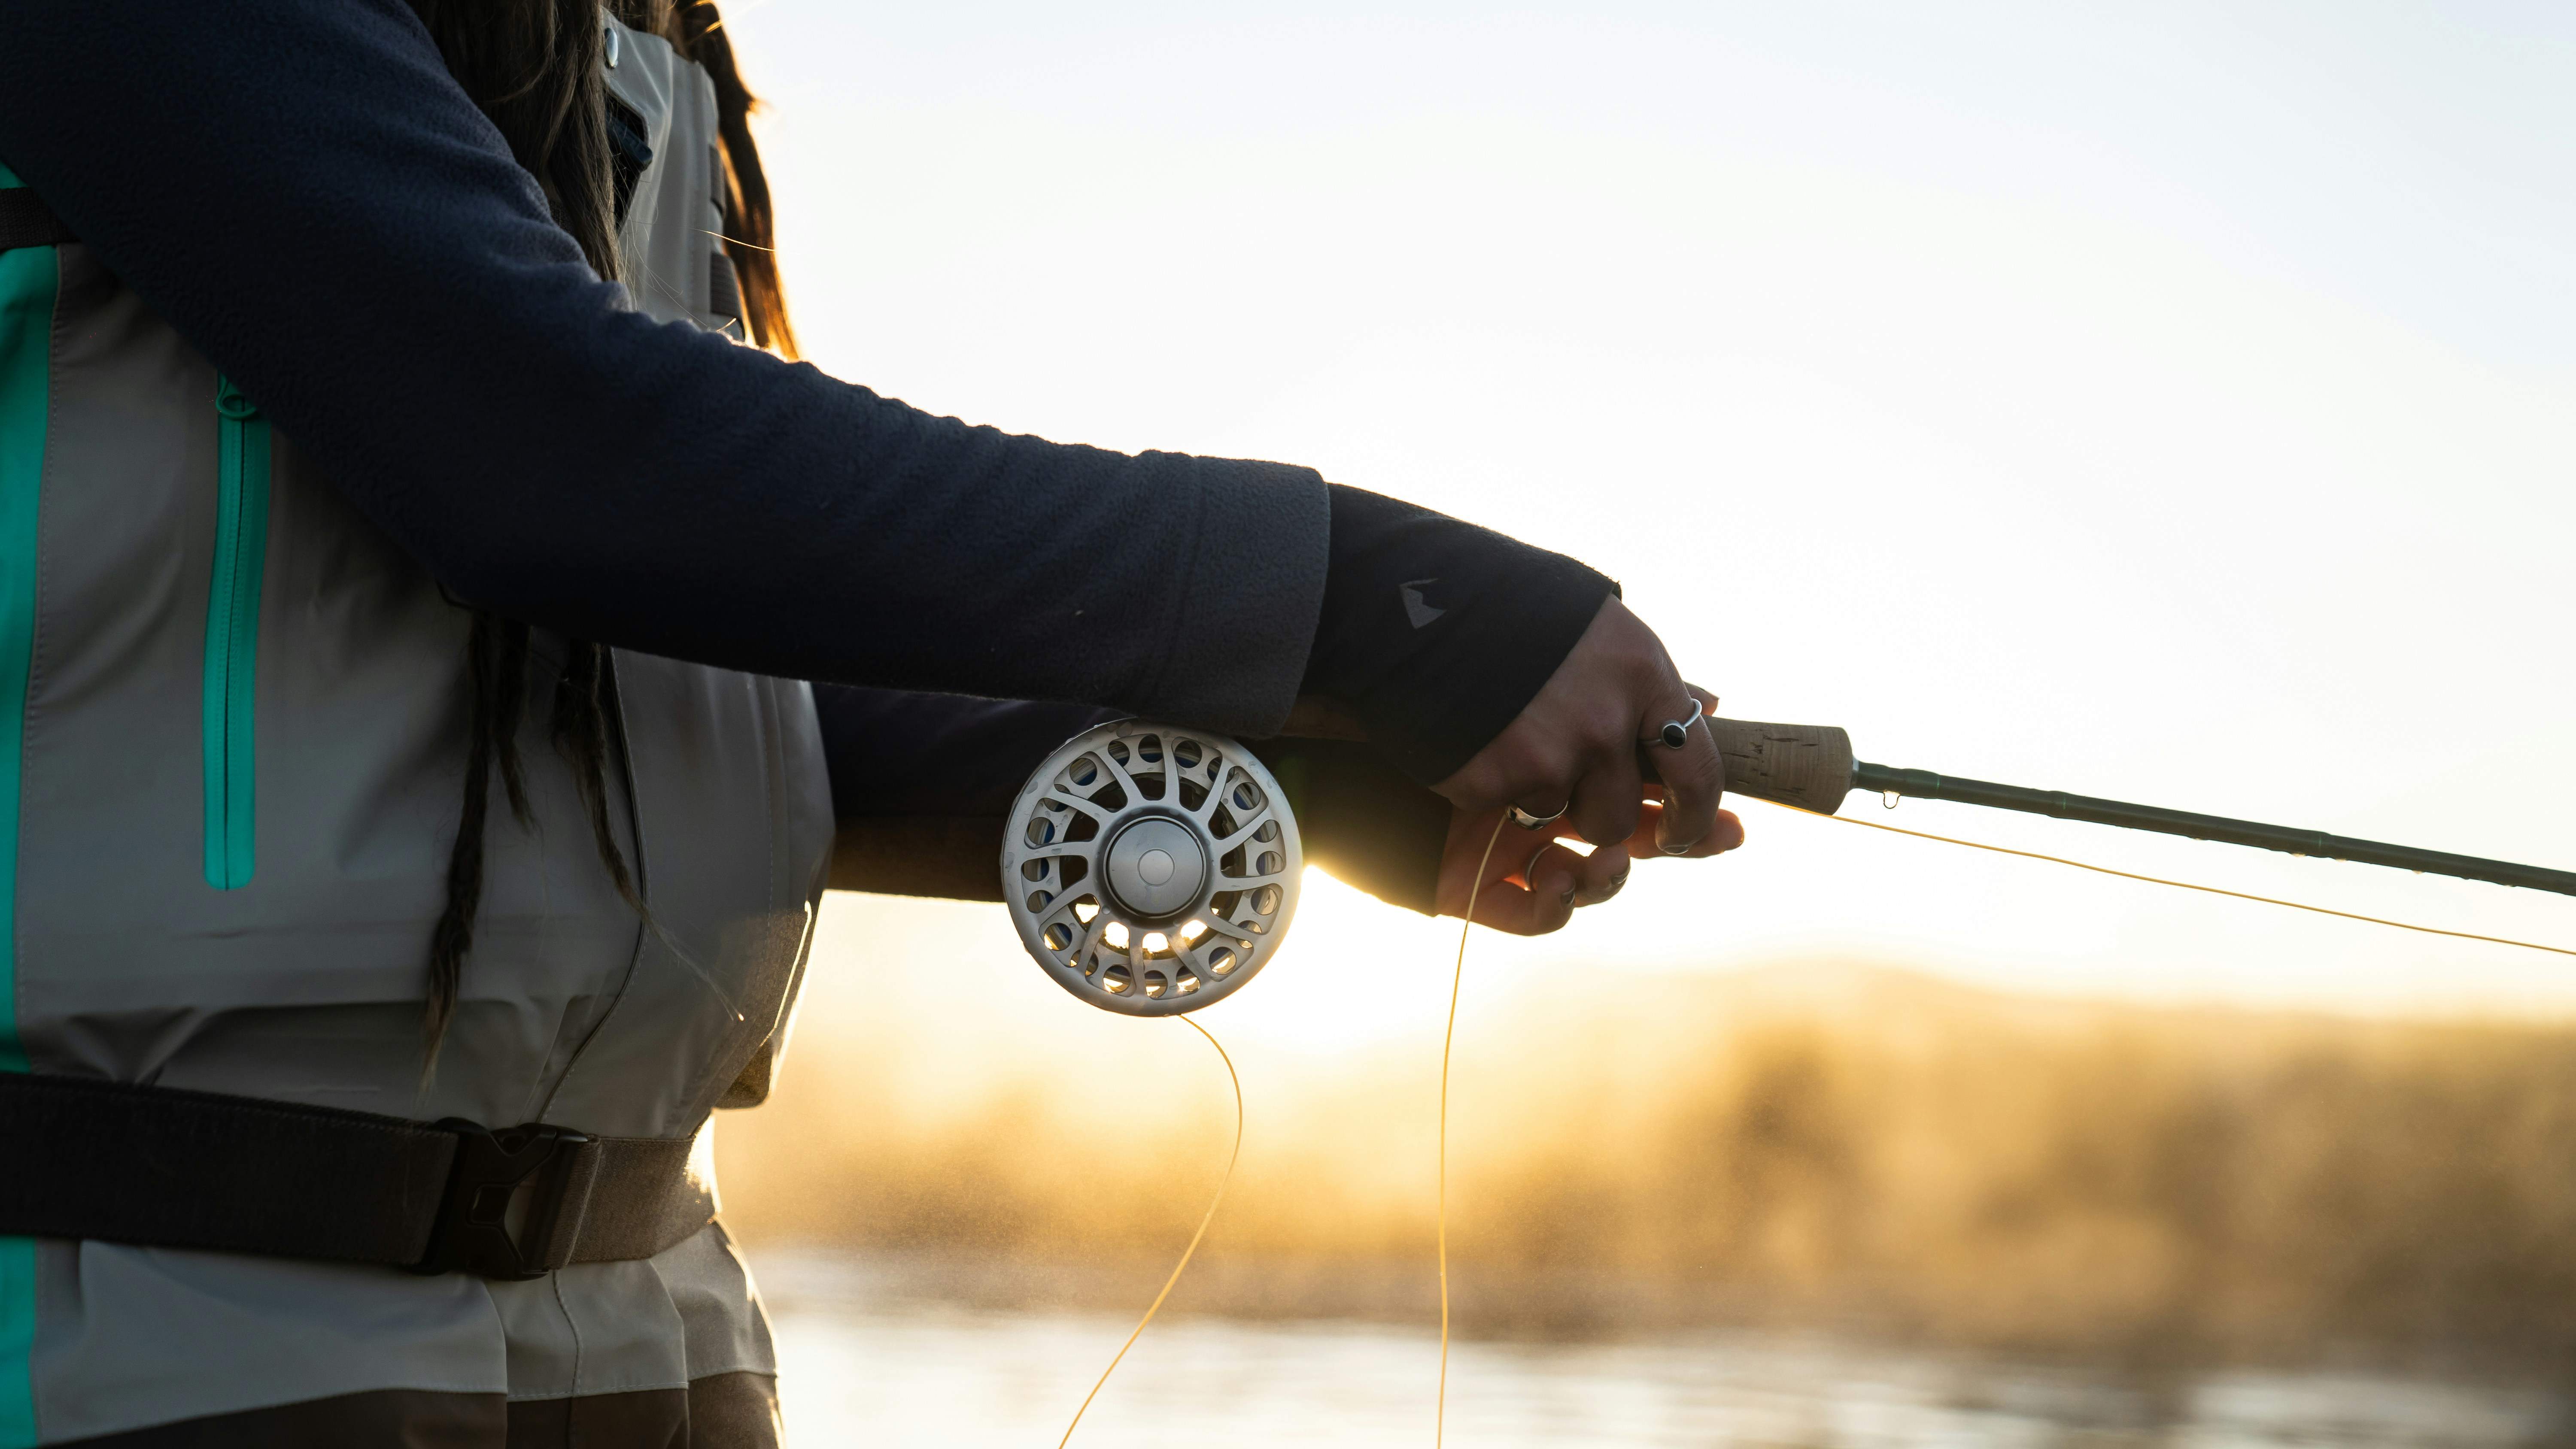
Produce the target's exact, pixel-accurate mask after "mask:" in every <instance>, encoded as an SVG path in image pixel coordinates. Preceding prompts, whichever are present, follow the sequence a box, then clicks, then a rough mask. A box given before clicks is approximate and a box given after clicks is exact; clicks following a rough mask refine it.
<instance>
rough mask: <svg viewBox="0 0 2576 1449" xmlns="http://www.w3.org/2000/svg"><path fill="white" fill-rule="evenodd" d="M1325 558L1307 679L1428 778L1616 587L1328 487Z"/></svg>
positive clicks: (1502, 722) (1497, 730) (1526, 696)
mask: <svg viewBox="0 0 2576 1449" xmlns="http://www.w3.org/2000/svg"><path fill="white" fill-rule="evenodd" d="M1331 497H1332V550H1331V561H1330V564H1329V566H1328V568H1327V569H1326V571H1325V575H1324V600H1323V609H1322V613H1321V616H1320V618H1319V620H1318V622H1317V626H1316V630H1315V643H1314V648H1313V650H1312V652H1311V653H1310V654H1309V656H1308V659H1307V664H1306V675H1305V681H1304V685H1303V690H1304V692H1306V693H1310V694H1322V695H1329V696H1332V697H1333V698H1336V699H1340V700H1342V701H1344V702H1345V703H1347V704H1349V705H1350V706H1351V707H1352V708H1353V709H1354V710H1355V711H1356V712H1357V713H1358V715H1359V717H1360V720H1361V722H1362V723H1363V724H1364V725H1366V726H1367V728H1368V732H1369V739H1370V740H1371V741H1372V742H1373V743H1375V744H1378V745H1381V746H1382V747H1383V748H1384V749H1385V750H1386V753H1387V756H1388V758H1390V759H1391V760H1393V761H1394V762H1395V764H1396V766H1397V767H1398V768H1400V769H1401V770H1403V772H1404V773H1405V774H1406V775H1409V776H1411V777H1412V778H1413V779H1415V780H1417V781H1420V782H1421V783H1424V784H1431V783H1434V782H1437V781H1439V780H1443V779H1446V778H1448V776H1449V775H1451V774H1452V773H1454V772H1455V771H1456V770H1457V769H1458V767H1459V766H1461V765H1464V764H1465V763H1467V761H1468V760H1469V759H1470V758H1471V757H1473V756H1474V755H1475V753H1476V752H1477V751H1478V750H1481V749H1483V748H1484V747H1485V745H1486V744H1487V743H1488V742H1489V741H1491V740H1492V739H1493V738H1494V736H1496V735H1498V734H1501V733H1502V732H1503V728H1504V727H1505V726H1506V725H1509V724H1510V723H1511V722H1512V720H1513V718H1514V717H1515V716H1517V715H1519V713H1520V712H1521V710H1522V709H1523V708H1524V707H1525V706H1527V705H1528V704H1529V702H1530V700H1531V698H1532V697H1534V696H1535V695H1537V693H1538V691H1539V688H1540V686H1542V685H1544V684H1546V683H1547V680H1548V676H1550V675H1552V674H1554V673H1555V672H1556V667H1557V665H1558V664H1560V663H1562V662H1564V659H1565V656H1566V655H1567V654H1568V653H1570V652H1571V651H1572V650H1573V648H1574V645H1575V641H1577V640H1579V639H1581V638H1582V637H1583V631H1584V630H1586V629H1588V628H1590V627H1591V625H1592V619H1593V616H1594V615H1595V614H1597V613H1599V612H1600V609H1601V601H1602V600H1603V599H1605V598H1608V597H1609V596H1610V595H1612V594H1615V593H1617V592H1618V589H1619V586H1618V585H1617V584H1615V583H1613V582H1611V581H1610V580H1609V579H1608V578H1605V577H1603V576H1602V575H1601V574H1599V573H1597V572H1595V571H1593V570H1592V569H1590V568H1587V567H1585V566H1584V565H1583V564H1581V563H1578V562H1576V561H1575V560H1573V559H1570V558H1567V557H1566V556H1565V555H1563V554H1559V553H1550V552H1548V551H1547V550H1545V549H1541V548H1532V547H1531V546H1530V545H1528V544H1525V543H1522V542H1520V541H1519V540H1517V539H1513V538H1509V537H1506V536H1504V535H1503V534H1499V533H1496V532H1494V531H1493V530H1491V529H1487V528H1479V527H1477V526H1476V525H1474V524H1472V523H1464V522H1461V521H1460V520H1458V519H1455V518H1451V517H1449V516H1447V515H1446V514H1440V513H1434V512H1432V511H1430V510H1429V509H1426V508H1417V507H1415V506H1414V505H1412V504H1410V503H1405V502H1401V501H1399V500H1397V499H1393V498H1387V497H1383V496H1381V495H1379V494H1375V493H1370V492H1366V491H1364V490H1362V489H1358V488H1345V487H1343V486H1341V485H1339V484H1335V485H1333V487H1332V489H1331Z"/></svg>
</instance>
